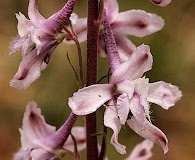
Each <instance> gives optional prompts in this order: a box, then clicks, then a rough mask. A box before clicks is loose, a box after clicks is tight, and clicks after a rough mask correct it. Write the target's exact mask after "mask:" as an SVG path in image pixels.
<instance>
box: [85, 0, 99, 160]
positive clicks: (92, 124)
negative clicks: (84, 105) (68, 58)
mask: <svg viewBox="0 0 195 160" xmlns="http://www.w3.org/2000/svg"><path fill="white" fill-rule="evenodd" d="M98 6H99V4H98V0H88V20H87V77H86V78H87V79H86V84H87V86H89V85H92V84H95V83H96V81H97V53H98V37H99V25H100V24H99V23H97V19H98V15H99V12H98V10H99V9H98ZM86 130H87V136H86V137H87V160H97V159H98V149H97V137H96V136H92V135H94V134H95V133H96V130H97V129H96V112H94V113H91V114H89V115H87V116H86Z"/></svg>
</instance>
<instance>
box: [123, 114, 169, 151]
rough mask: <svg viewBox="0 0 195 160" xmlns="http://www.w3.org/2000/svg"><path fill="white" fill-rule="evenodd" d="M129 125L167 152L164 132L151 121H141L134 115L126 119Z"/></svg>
mask: <svg viewBox="0 0 195 160" xmlns="http://www.w3.org/2000/svg"><path fill="white" fill-rule="evenodd" d="M127 124H128V125H129V127H130V128H131V129H132V130H133V131H135V132H136V133H137V134H138V135H140V136H141V137H143V138H146V139H149V140H151V141H152V142H154V143H156V144H158V145H159V146H161V147H162V148H163V150H164V154H165V153H167V152H168V146H167V145H168V140H167V137H166V136H165V134H164V133H163V132H162V131H161V130H160V129H159V128H157V127H156V126H154V125H153V124H152V123H150V122H149V121H147V119H145V121H143V122H141V121H139V120H138V119H136V118H135V117H131V119H129V120H127Z"/></svg>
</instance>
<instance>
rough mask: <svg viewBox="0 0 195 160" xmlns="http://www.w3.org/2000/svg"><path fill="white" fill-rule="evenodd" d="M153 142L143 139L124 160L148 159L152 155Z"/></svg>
mask: <svg viewBox="0 0 195 160" xmlns="http://www.w3.org/2000/svg"><path fill="white" fill-rule="evenodd" d="M153 146H154V143H153V142H152V141H150V140H144V141H143V142H141V143H139V144H137V145H136V146H135V147H134V149H133V150H132V152H131V154H130V155H129V156H128V157H127V158H126V159H125V160H148V159H149V158H151V157H152V152H151V149H152V148H153Z"/></svg>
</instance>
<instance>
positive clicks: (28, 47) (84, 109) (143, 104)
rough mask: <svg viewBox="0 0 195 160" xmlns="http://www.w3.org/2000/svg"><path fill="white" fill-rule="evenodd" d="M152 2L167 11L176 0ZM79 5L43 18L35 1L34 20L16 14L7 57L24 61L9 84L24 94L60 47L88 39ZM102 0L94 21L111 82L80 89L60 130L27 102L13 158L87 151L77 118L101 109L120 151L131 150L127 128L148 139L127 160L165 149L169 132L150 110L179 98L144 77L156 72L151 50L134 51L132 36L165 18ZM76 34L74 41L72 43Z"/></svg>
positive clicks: (175, 92)
mask: <svg viewBox="0 0 195 160" xmlns="http://www.w3.org/2000/svg"><path fill="white" fill-rule="evenodd" d="M150 1H151V2H153V3H154V4H156V5H159V6H162V7H164V6H166V5H167V4H169V3H170V2H171V0H150ZM75 3H76V0H68V1H67V3H66V4H65V6H64V7H63V8H62V9H61V10H60V11H58V12H57V13H55V14H53V15H52V16H50V17H49V18H47V19H46V18H44V17H43V16H42V15H41V14H40V13H39V11H38V0H30V1H29V7H28V16H29V19H27V18H26V17H25V16H24V15H23V14H22V13H19V14H16V18H17V19H18V36H17V37H16V38H15V39H14V40H13V41H12V43H11V45H10V54H14V53H15V52H17V51H18V50H19V49H21V51H22V62H21V63H20V65H19V69H18V71H17V73H16V74H15V76H14V78H13V79H12V80H11V81H10V85H11V86H13V87H16V88H18V89H26V88H27V87H29V86H30V85H31V84H32V83H33V82H34V81H35V80H37V79H38V78H39V77H40V75H41V71H42V70H44V69H45V68H46V66H47V64H48V63H49V60H50V58H51V56H52V53H53V52H54V50H55V48H56V47H57V46H58V45H59V44H60V43H62V42H64V43H68V44H71V43H73V42H75V38H76V40H77V42H80V43H81V42H84V41H86V40H87V30H88V28H87V26H88V24H87V18H78V16H77V15H76V14H73V8H74V5H75ZM99 3H100V4H99V6H103V9H100V10H99V19H98V20H97V21H98V22H99V23H100V27H99V35H98V37H97V38H98V46H97V47H98V52H99V55H101V56H103V57H107V58H108V60H109V66H110V71H111V75H110V77H109V82H108V83H104V84H93V85H90V86H86V87H84V86H82V88H81V89H79V90H78V91H77V92H75V93H74V94H73V96H72V97H70V98H69V101H68V105H69V107H70V108H71V110H72V113H71V114H70V117H69V118H68V119H67V120H66V121H65V123H64V124H63V125H62V126H61V127H60V128H59V129H58V130H56V128H55V127H54V126H51V125H49V124H47V123H46V122H45V119H44V117H43V116H42V115H41V112H40V109H39V108H37V104H36V103H35V102H34V101H32V102H29V103H28V104H27V107H26V112H25V114H24V118H23V126H22V128H21V129H19V131H20V134H21V148H20V150H19V151H18V152H17V153H16V154H15V156H14V159H15V160H28V159H33V160H46V159H48V160H53V159H63V158H64V156H65V155H66V154H71V155H72V156H74V158H75V159H79V156H78V153H77V152H78V151H81V150H83V149H84V148H85V143H86V142H87V139H86V135H85V127H73V124H74V122H75V121H76V118H77V116H78V115H88V114H90V113H93V112H95V111H96V110H97V109H98V108H100V107H102V106H103V107H105V112H104V126H105V127H109V128H111V129H112V130H113V135H112V137H111V140H110V142H111V144H112V145H113V146H114V147H115V148H116V150H117V151H118V152H119V153H120V154H125V153H126V146H125V145H123V144H120V143H119V140H118V135H119V133H120V130H121V128H122V126H124V125H125V124H127V125H128V126H129V127H130V128H131V129H132V130H133V131H135V132H136V133H137V134H138V135H140V136H141V137H143V138H145V139H146V140H144V141H143V142H142V143H141V144H139V145H137V146H136V147H135V149H134V150H133V151H132V153H131V154H130V155H129V156H128V158H127V159H126V160H140V159H142V160H147V159H149V158H150V157H151V156H152V153H151V148H152V147H153V143H156V144H158V145H159V146H161V147H162V148H163V150H164V153H166V152H167V151H168V139H167V137H166V135H165V134H164V133H163V132H162V131H161V130H160V129H159V128H157V127H156V126H154V125H153V124H152V121H151V118H150V105H151V103H155V104H157V105H159V106H161V107H162V108H163V109H166V110H167V109H169V108H170V107H172V106H174V105H175V103H176V102H177V101H178V100H179V99H180V98H181V96H182V93H181V91H180V90H179V89H178V87H177V86H174V85H172V84H170V83H166V82H163V81H159V82H154V83H150V82H149V78H146V77H145V75H144V74H145V73H146V72H147V71H149V70H151V69H152V64H153V57H152V54H151V52H150V47H149V46H148V45H145V44H142V45H140V46H136V45H135V44H134V43H133V42H132V41H131V40H130V39H128V38H127V36H128V35H133V36H137V37H144V36H147V35H150V34H152V33H155V32H157V31H159V30H161V29H162V27H163V26H164V20H163V19H162V18H161V17H160V16H158V15H156V14H152V13H148V12H146V11H144V10H128V11H124V12H119V5H118V3H117V1H116V0H104V1H99ZM69 29H71V31H69ZM71 32H73V34H72V35H73V36H74V38H71ZM73 40H74V41H73ZM77 45H78V44H77ZM80 67H82V66H80ZM73 69H74V68H73ZM74 72H75V73H76V71H75V70H74ZM108 76H109V75H108ZM78 79H79V78H78ZM69 134H71V135H72V136H69ZM71 137H72V138H71ZM74 137H75V138H74ZM104 157H105V159H107V158H106V156H104Z"/></svg>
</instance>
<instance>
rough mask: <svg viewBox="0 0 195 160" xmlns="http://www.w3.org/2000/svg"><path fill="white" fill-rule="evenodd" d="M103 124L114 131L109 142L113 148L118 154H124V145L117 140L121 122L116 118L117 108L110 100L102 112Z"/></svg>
mask: <svg viewBox="0 0 195 160" xmlns="http://www.w3.org/2000/svg"><path fill="white" fill-rule="evenodd" d="M104 125H105V126H106V127H109V128H111V129H112V130H113V132H114V133H113V135H112V137H111V140H110V143H111V144H112V145H113V146H114V147H115V149H116V150H117V151H118V152H119V153H120V154H125V153H126V146H124V145H122V144H120V143H119V142H118V134H119V132H120V129H121V124H120V122H119V119H118V114H117V110H116V108H115V105H114V101H112V100H111V101H110V102H109V103H108V106H107V108H106V110H105V112H104Z"/></svg>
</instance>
